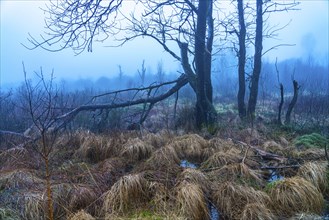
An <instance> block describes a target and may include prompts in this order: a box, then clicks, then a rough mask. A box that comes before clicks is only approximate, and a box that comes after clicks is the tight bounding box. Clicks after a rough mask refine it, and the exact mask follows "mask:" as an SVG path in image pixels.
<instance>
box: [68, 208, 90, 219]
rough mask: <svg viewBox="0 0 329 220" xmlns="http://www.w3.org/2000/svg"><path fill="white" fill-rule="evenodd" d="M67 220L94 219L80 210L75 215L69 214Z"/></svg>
mask: <svg viewBox="0 0 329 220" xmlns="http://www.w3.org/2000/svg"><path fill="white" fill-rule="evenodd" d="M68 220H95V218H94V217H92V216H91V215H90V214H89V213H87V212H85V211H84V210H80V211H78V212H77V213H74V214H71V215H70V216H69V217H68Z"/></svg>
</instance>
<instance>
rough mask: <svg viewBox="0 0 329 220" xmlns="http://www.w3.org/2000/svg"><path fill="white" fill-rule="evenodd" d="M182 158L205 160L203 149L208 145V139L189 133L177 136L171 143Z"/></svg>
mask: <svg viewBox="0 0 329 220" xmlns="http://www.w3.org/2000/svg"><path fill="white" fill-rule="evenodd" d="M170 146H172V147H173V148H174V149H175V150H176V151H177V152H178V156H179V157H180V158H181V159H189V160H191V161H203V159H204V158H203V157H204V155H203V150H204V149H205V148H207V147H208V141H206V140H205V139H203V138H202V137H201V136H199V135H197V134H187V135H183V136H179V137H176V138H175V139H174V140H173V142H172V143H170Z"/></svg>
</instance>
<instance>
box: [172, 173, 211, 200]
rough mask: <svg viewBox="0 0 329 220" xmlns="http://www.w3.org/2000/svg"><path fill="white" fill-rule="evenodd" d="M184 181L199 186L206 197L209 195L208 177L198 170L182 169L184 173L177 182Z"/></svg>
mask: <svg viewBox="0 0 329 220" xmlns="http://www.w3.org/2000/svg"><path fill="white" fill-rule="evenodd" d="M184 181H186V182H188V183H193V184H197V185H199V186H200V187H201V189H202V191H203V192H204V193H205V194H206V195H207V194H208V193H209V190H210V182H209V180H208V177H207V176H206V175H205V174H204V173H202V172H201V171H200V170H196V169H192V168H186V169H184V171H183V172H182V173H180V175H179V176H178V182H184Z"/></svg>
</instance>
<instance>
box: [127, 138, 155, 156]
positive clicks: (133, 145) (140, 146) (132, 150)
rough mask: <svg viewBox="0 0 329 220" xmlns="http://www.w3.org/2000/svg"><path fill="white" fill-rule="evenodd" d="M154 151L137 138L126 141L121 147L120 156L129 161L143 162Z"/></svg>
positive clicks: (150, 146)
mask: <svg viewBox="0 0 329 220" xmlns="http://www.w3.org/2000/svg"><path fill="white" fill-rule="evenodd" d="M153 151H154V147H153V146H152V145H150V144H148V143H145V142H144V141H142V140H141V139H139V138H134V139H130V140H128V141H127V142H126V143H125V144H124V145H123V151H122V153H121V155H122V156H123V157H125V158H126V159H128V160H130V161H136V160H143V159H146V158H148V157H149V156H150V155H151V153H152V152H153Z"/></svg>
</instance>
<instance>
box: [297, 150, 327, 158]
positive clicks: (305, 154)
mask: <svg viewBox="0 0 329 220" xmlns="http://www.w3.org/2000/svg"><path fill="white" fill-rule="evenodd" d="M293 154H294V157H296V158H299V159H301V160H319V159H322V160H325V152H324V149H319V148H309V149H306V150H302V151H298V150H295V151H294V152H293Z"/></svg>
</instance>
